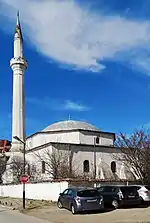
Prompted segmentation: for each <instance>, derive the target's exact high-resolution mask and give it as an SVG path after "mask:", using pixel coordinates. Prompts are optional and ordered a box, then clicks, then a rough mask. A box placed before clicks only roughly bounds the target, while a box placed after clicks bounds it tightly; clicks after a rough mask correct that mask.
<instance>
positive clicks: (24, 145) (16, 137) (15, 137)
mask: <svg viewBox="0 0 150 223" xmlns="http://www.w3.org/2000/svg"><path fill="white" fill-rule="evenodd" d="M13 138H14V139H16V140H17V141H19V142H21V143H22V144H23V175H24V176H25V148H26V143H25V142H24V141H22V140H21V139H20V138H19V137H18V136H14V137H13ZM22 198H23V209H25V182H24V181H23V197H22Z"/></svg>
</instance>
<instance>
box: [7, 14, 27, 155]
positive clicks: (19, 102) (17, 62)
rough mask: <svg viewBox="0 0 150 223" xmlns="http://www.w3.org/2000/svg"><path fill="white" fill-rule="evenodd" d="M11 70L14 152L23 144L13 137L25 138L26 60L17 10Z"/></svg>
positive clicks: (20, 148)
mask: <svg viewBox="0 0 150 223" xmlns="http://www.w3.org/2000/svg"><path fill="white" fill-rule="evenodd" d="M10 66H11V68H12V70H13V109H12V110H13V111H12V148H11V150H12V151H14V152H18V151H21V150H22V149H23V145H22V144H21V143H20V142H18V141H17V140H16V139H14V136H17V137H18V138H19V139H20V140H22V141H24V140H25V114H24V111H25V106H24V101H25V100H24V72H25V70H26V68H27V62H26V60H25V58H24V55H23V38H22V32H21V25H20V19H19V11H18V12H17V21H16V30H15V35H14V57H13V58H12V59H11V61H10Z"/></svg>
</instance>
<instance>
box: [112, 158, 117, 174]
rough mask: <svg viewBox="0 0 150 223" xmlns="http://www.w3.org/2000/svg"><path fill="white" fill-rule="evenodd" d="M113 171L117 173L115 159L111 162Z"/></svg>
mask: <svg viewBox="0 0 150 223" xmlns="http://www.w3.org/2000/svg"><path fill="white" fill-rule="evenodd" d="M111 171H112V173H116V162H115V161H112V162H111Z"/></svg>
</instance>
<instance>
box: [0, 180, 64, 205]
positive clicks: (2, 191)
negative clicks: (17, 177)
mask: <svg viewBox="0 0 150 223" xmlns="http://www.w3.org/2000/svg"><path fill="white" fill-rule="evenodd" d="M22 187H23V185H22V184H19V185H3V186H0V196H1V197H14V198H22V189H23V188H22ZM66 188H68V182H66V181H65V182H52V183H51V182H50V183H36V184H26V198H28V199H35V200H51V201H57V199H58V196H59V193H61V192H63V191H64V190H65V189H66Z"/></svg>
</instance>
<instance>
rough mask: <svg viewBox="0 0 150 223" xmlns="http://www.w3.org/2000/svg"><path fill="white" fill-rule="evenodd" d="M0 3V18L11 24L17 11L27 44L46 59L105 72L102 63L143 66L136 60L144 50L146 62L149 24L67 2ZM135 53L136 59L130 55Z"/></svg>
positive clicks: (28, 0) (16, 0)
mask: <svg viewBox="0 0 150 223" xmlns="http://www.w3.org/2000/svg"><path fill="white" fill-rule="evenodd" d="M0 3H1V12H0V13H1V15H5V16H8V17H9V18H10V19H11V20H12V19H14V18H15V16H16V10H17V9H18V8H19V9H20V12H21V20H22V23H24V28H25V29H24V30H25V33H26V35H27V36H28V37H29V39H30V42H31V43H32V45H34V46H35V47H36V49H37V50H38V51H39V52H41V53H42V54H43V55H45V56H47V57H48V58H49V59H53V60H55V61H57V62H59V63H61V64H66V65H67V64H68V65H72V66H73V67H75V68H76V69H85V70H91V71H94V72H97V71H100V70H102V69H104V68H105V66H104V63H103V61H104V60H105V59H110V60H114V59H115V60H120V59H123V60H126V61H128V62H129V63H131V64H134V65H135V66H137V67H138V66H139V67H140V66H141V65H142V66H145V65H144V64H141V60H137V59H136V57H137V55H139V51H140V52H141V50H142V51H143V50H144V51H145V50H146V52H147V53H146V55H145V56H146V57H147V58H148V54H149V52H150V46H149V39H150V23H149V22H148V21H135V20H134V21H133V20H129V19H125V18H121V17H120V16H118V15H116V16H104V14H100V12H99V13H96V12H93V11H90V10H89V9H87V8H85V7H83V6H82V7H81V6H80V5H79V4H77V3H76V1H70V0H61V1H59V0H51V1H49V0H41V1H40V0H39V1H31V0H22V1H20V0H13V1H12V0H0ZM1 18H2V17H1ZM3 19H6V17H3ZM5 27H6V23H5ZM134 50H136V52H137V55H136V54H134V55H133V54H132V53H131V51H132V52H133V51H134ZM120 53H121V54H120ZM146 66H147V65H146ZM148 70H150V68H149V67H148ZM146 72H147V69H146Z"/></svg>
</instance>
